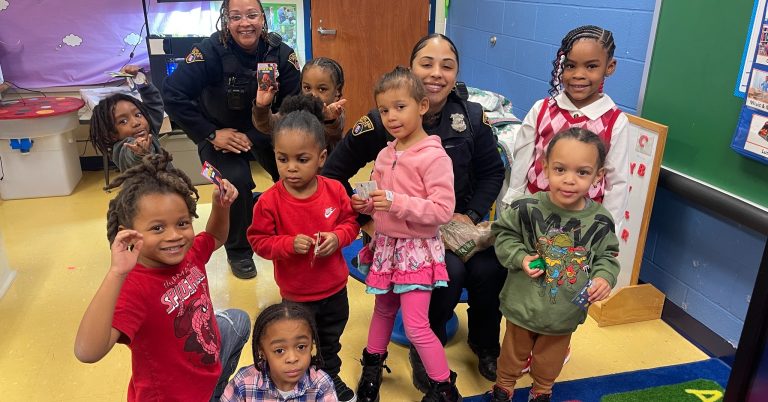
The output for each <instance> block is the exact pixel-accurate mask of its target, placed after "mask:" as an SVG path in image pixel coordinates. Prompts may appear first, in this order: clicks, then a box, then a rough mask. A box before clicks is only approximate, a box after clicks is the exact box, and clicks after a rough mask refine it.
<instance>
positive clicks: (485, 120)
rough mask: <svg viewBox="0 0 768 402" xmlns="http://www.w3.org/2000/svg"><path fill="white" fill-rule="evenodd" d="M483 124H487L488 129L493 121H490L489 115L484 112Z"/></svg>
mask: <svg viewBox="0 0 768 402" xmlns="http://www.w3.org/2000/svg"><path fill="white" fill-rule="evenodd" d="M483 124H485V125H486V126H488V127H491V121H490V120H488V115H487V114H485V112H483Z"/></svg>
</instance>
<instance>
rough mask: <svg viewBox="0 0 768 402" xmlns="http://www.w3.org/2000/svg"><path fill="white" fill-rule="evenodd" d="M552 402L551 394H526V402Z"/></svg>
mask: <svg viewBox="0 0 768 402" xmlns="http://www.w3.org/2000/svg"><path fill="white" fill-rule="evenodd" d="M550 401H552V394H534V393H533V392H531V393H529V394H528V402H550Z"/></svg>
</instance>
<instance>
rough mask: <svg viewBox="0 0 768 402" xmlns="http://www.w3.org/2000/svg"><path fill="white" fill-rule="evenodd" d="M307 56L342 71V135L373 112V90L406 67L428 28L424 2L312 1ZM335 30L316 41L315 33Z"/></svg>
mask: <svg viewBox="0 0 768 402" xmlns="http://www.w3.org/2000/svg"><path fill="white" fill-rule="evenodd" d="M310 18H311V30H312V56H313V57H319V56H325V57H330V58H332V59H334V60H336V61H337V62H339V64H341V67H342V68H343V69H344V90H343V96H344V98H346V99H347V104H346V106H345V107H346V116H347V120H346V129H349V128H350V127H352V126H353V125H354V124H355V122H356V121H357V119H358V118H360V116H362V115H364V114H365V113H367V112H368V111H369V110H370V109H372V108H373V107H374V106H375V103H374V100H373V86H374V85H375V84H376V81H377V80H378V79H379V77H381V75H382V74H384V73H385V72H387V71H391V70H392V69H393V68H395V66H396V65H398V64H400V65H403V66H408V59H409V58H410V56H411V48H413V45H414V44H415V43H416V41H417V40H419V39H420V38H421V37H422V36H424V35H426V34H427V31H428V27H429V0H387V1H378V0H312V4H311V17H310ZM319 28H322V29H325V30H336V33H335V34H326V35H322V34H320V33H319V32H318V29H319Z"/></svg>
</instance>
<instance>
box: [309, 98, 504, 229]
mask: <svg viewBox="0 0 768 402" xmlns="http://www.w3.org/2000/svg"><path fill="white" fill-rule="evenodd" d="M465 105H466V108H465ZM452 116H453V117H452ZM462 123H463V125H464V129H463V130H461V128H462ZM424 130H425V131H426V132H427V134H432V135H439V136H440V139H441V140H442V143H443V148H445V152H446V153H447V154H448V156H450V157H451V161H452V163H453V177H454V189H455V192H456V209H455V212H457V213H462V214H463V213H466V212H467V211H469V210H472V211H475V212H476V213H477V214H478V215H480V216H484V215H485V214H486V213H487V212H488V210H489V209H490V208H491V205H492V204H493V202H494V201H495V200H496V197H497V196H498V195H499V191H500V190H501V184H502V182H503V180H504V165H503V164H502V162H501V157H500V156H499V152H498V151H497V149H496V140H495V139H494V137H493V133H492V132H491V126H490V125H489V124H488V123H487V120H486V119H485V116H484V114H483V109H482V107H481V106H480V105H479V104H477V103H474V102H467V101H463V100H461V99H459V98H458V97H457V96H455V95H453V94H451V95H450V96H449V97H448V101H447V102H446V104H445V106H444V107H443V110H442V111H441V115H440V119H439V121H438V122H437V124H436V125H435V126H433V127H428V126H426V125H425V126H424ZM388 139H389V140H391V139H392V137H391V136H390V135H389V133H387V130H386V129H385V128H384V125H383V124H382V122H381V116H380V115H379V112H378V110H376V109H373V110H371V111H370V112H368V114H367V115H365V116H363V117H361V118H360V120H358V122H357V123H356V124H355V126H353V127H352V129H350V131H349V132H348V133H347V135H346V136H345V137H344V139H343V140H342V141H341V142H340V143H339V144H338V145H337V146H336V148H335V149H334V150H333V152H332V153H331V155H330V156H329V157H328V160H327V161H326V163H325V166H324V167H323V173H322V174H323V175H324V176H326V177H330V178H333V179H336V180H339V181H340V182H342V184H344V185H345V187H346V188H347V191H348V192H349V193H350V194H351V193H352V188H351V186H350V185H349V182H348V181H349V179H350V178H351V177H352V176H354V175H355V174H356V173H357V171H358V170H360V168H362V167H363V166H365V165H366V164H367V163H368V162H370V161H373V160H375V159H376V155H378V153H379V151H380V150H381V149H383V148H384V147H385V146H386V145H387V141H388Z"/></svg>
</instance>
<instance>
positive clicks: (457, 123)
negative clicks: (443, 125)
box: [451, 113, 467, 133]
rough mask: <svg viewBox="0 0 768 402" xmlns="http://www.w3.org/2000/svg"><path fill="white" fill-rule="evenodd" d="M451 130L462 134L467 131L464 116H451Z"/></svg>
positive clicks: (456, 114)
mask: <svg viewBox="0 0 768 402" xmlns="http://www.w3.org/2000/svg"><path fill="white" fill-rule="evenodd" d="M451 128H452V129H454V130H456V131H458V132H460V133H461V132H464V130H466V129H467V122H466V121H464V115H463V114H461V113H454V114H452V115H451Z"/></svg>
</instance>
